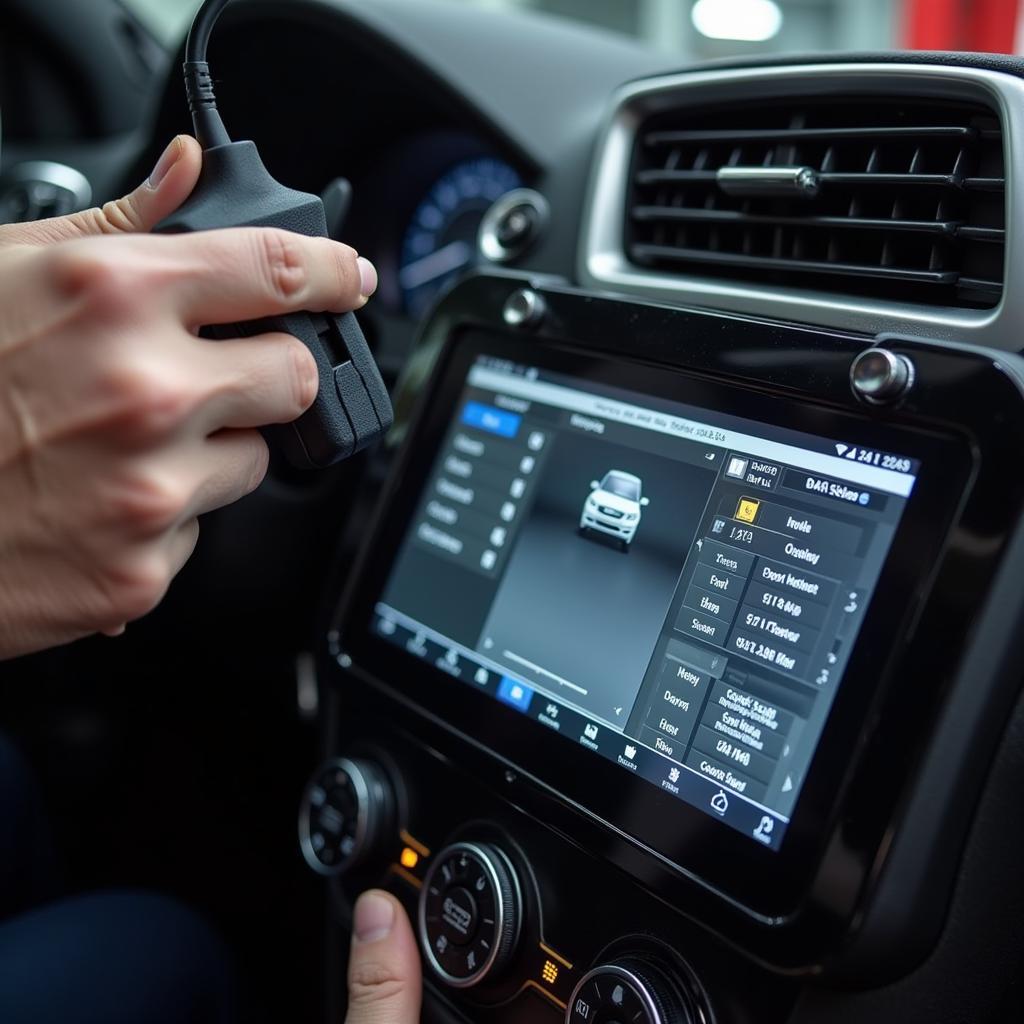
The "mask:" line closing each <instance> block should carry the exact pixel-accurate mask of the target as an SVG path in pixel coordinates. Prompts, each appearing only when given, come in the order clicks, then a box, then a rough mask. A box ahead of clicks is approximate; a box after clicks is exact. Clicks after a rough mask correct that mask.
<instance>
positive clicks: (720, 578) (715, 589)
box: [690, 562, 747, 599]
mask: <svg viewBox="0 0 1024 1024" xmlns="http://www.w3.org/2000/svg"><path fill="white" fill-rule="evenodd" d="M746 582H747V578H746V576H736V575H734V574H733V573H731V572H726V571H725V570H723V569H717V568H713V567H712V566H710V565H704V564H702V563H699V562H698V564H697V567H696V568H695V569H694V570H693V576H691V577H690V583H691V584H692V585H693V586H695V587H700V588H701V590H707V591H710V592H711V593H712V594H721V596H722V597H729V598H734V599H735V598H738V597H739V595H740V591H741V590H743V586H744V584H745V583H746Z"/></svg>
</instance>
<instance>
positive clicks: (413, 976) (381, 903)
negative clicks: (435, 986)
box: [345, 889, 423, 1024]
mask: <svg viewBox="0 0 1024 1024" xmlns="http://www.w3.org/2000/svg"><path fill="white" fill-rule="evenodd" d="M353 921H354V923H353V929H352V952H351V954H350V956H349V963H348V1016H347V1017H346V1018H345V1024H418V1021H419V1019H420V1000H421V998H422V987H423V983H422V977H421V973H420V956H419V950H418V949H417V948H416V940H415V938H413V934H412V927H411V925H410V924H409V918H408V917H407V915H406V913H405V910H404V909H403V908H402V905H401V904H400V903H399V902H398V900H396V899H395V897H394V896H391V895H390V894H388V893H385V892H382V891H380V890H379V889H374V890H372V891H370V892H367V893H363V895H362V896H360V897H359V901H358V902H357V903H356V907H355V914H354V915H353Z"/></svg>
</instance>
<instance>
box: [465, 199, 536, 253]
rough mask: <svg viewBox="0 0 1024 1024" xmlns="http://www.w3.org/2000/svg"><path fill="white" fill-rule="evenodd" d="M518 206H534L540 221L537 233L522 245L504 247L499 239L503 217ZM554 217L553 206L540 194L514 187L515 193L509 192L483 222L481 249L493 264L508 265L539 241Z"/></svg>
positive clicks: (532, 233) (494, 203)
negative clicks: (499, 226)
mask: <svg viewBox="0 0 1024 1024" xmlns="http://www.w3.org/2000/svg"><path fill="white" fill-rule="evenodd" d="M517 206H529V207H531V208H532V209H533V212H534V213H535V214H536V216H537V220H536V222H535V224H534V227H533V230H532V231H531V232H530V233H529V234H528V235H526V237H525V238H523V239H522V241H521V242H520V243H519V244H518V245H513V246H504V245H502V244H501V242H500V241H499V240H498V225H499V224H500V223H501V219H502V217H504V216H505V215H506V214H507V213H510V212H511V211H512V210H514V209H515V208H516V207H517ZM550 216H551V207H550V206H549V205H548V201H547V200H546V199H545V198H544V197H543V196H542V195H541V194H540V193H539V192H537V191H535V190H534V189H532V188H514V189H512V191H511V192H506V193H505V194H504V195H503V196H501V197H500V198H499V199H496V200H495V201H494V202H493V203H492V204H491V205H490V206H489V207H488V208H487V212H486V213H485V214H484V217H483V220H482V221H480V230H479V231H478V232H477V248H478V249H479V250H480V252H481V254H482V255H483V256H484V258H485V259H488V260H490V261H491V262H492V263H507V262H508V261H509V260H511V259H515V257H516V256H518V255H520V253H522V252H525V251H526V250H527V249H528V248H529V247H530V246H531V245H533V243H534V242H535V241H537V239H538V238H539V237H540V234H541V232H542V231H543V230H544V229H545V228H546V227H547V225H548V220H549V219H550Z"/></svg>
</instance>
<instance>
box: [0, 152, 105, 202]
mask: <svg viewBox="0 0 1024 1024" xmlns="http://www.w3.org/2000/svg"><path fill="white" fill-rule="evenodd" d="M34 181H36V182H41V183H42V184H44V185H52V186H53V187H54V188H60V189H63V190H64V191H65V192H69V193H70V194H71V201H72V206H71V209H70V210H69V212H70V213H74V212H76V211H78V210H84V209H86V208H87V207H88V206H89V204H90V203H91V202H92V185H91V184H89V179H88V178H87V177H86V176H85V175H84V174H82V172H81V171H77V170H75V168H74V167H69V166H68V165H67V164H58V163H56V162H55V161H53V160H27V161H25V162H24V163H20V164H15V165H14V166H13V167H11V168H10V169H9V170H7V171H5V172H4V173H3V176H2V184H3V186H4V189H5V191H7V190H10V189H11V188H12V187H14V186H16V185H24V184H27V183H30V182H34Z"/></svg>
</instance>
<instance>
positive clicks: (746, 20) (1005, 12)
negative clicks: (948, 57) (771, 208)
mask: <svg viewBox="0 0 1024 1024" xmlns="http://www.w3.org/2000/svg"><path fill="white" fill-rule="evenodd" d="M364 2H365V3H368V4H373V2H374V0H364ZM458 2H460V3H464V4H467V5H473V6H478V7H490V8H498V9H500V8H523V9H528V10H532V11H538V12H542V13H547V14H551V15H555V16H558V17H562V18H569V19H572V20H575V21H580V22H585V23H587V24H589V25H593V26H597V27H599V28H603V29H608V30H610V31H613V32H618V33H621V34H624V35H629V36H633V37H634V38H636V39H639V40H642V41H644V42H646V43H648V44H649V45H651V46H654V47H656V48H658V49H663V50H670V51H673V52H677V53H681V54H684V55H685V56H686V57H688V58H691V59H694V60H700V59H707V58H713V57H729V56H737V55H744V54H758V53H792V52H796V51H807V50H840V49H842V50H891V49H913V50H954V49H957V50H980V51H985V52H995V53H1016V52H1020V50H1019V47H1018V23H1019V22H1020V21H1021V19H1020V17H1019V14H1018V10H1017V6H1018V5H1016V4H1012V3H1003V4H988V5H985V6H987V7H988V11H987V14H986V16H982V15H981V14H980V13H979V14H977V15H976V16H974V17H969V16H967V15H963V16H961V17H950V16H943V17H937V16H936V14H935V10H934V4H933V0H458ZM124 3H126V4H127V5H128V6H130V7H132V8H133V9H134V10H135V11H136V12H137V13H138V14H139V16H140V17H142V19H143V20H144V21H145V22H146V23H147V24H148V25H149V26H150V27H151V29H152V30H153V32H154V33H155V34H156V35H157V36H158V37H159V38H160V39H161V40H163V41H164V42H165V43H167V44H168V45H173V44H176V43H177V42H178V41H179V40H180V39H181V37H182V36H183V35H184V33H185V31H186V29H187V28H188V23H189V20H190V19H191V17H192V14H193V13H194V11H195V10H196V8H197V7H198V6H199V0H124ZM943 6H945V5H943ZM965 6H966V5H965ZM979 6H981V5H979ZM1021 36H1022V37H1024V33H1021Z"/></svg>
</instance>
